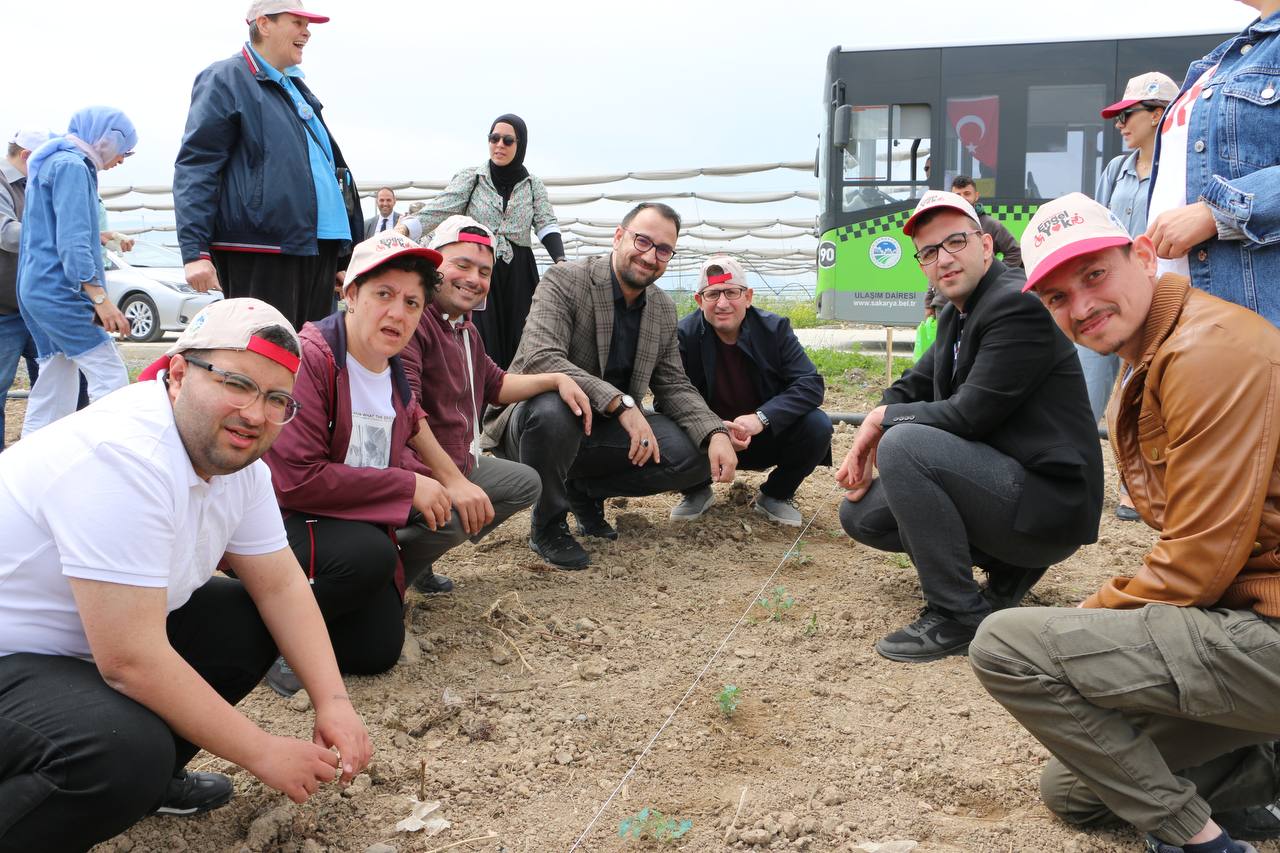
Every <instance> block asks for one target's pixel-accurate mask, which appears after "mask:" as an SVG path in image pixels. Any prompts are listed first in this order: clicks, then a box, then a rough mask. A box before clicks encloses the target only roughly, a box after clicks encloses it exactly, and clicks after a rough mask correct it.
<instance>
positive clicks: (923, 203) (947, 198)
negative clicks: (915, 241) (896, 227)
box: [902, 190, 978, 237]
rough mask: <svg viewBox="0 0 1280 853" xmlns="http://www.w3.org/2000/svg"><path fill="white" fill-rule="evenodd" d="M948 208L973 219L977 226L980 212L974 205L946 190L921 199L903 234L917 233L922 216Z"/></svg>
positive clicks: (904, 226) (936, 191)
mask: <svg viewBox="0 0 1280 853" xmlns="http://www.w3.org/2000/svg"><path fill="white" fill-rule="evenodd" d="M948 207H949V208H951V209H952V210H958V211H960V212H961V213H963V214H964V215H965V216H967V217H969V218H970V219H972V220H973V223H974V224H975V225H977V224H978V212H977V211H976V210H974V209H973V205H971V204H969V202H967V201H965V200H964V199H963V198H962V197H960V196H958V195H956V194H955V193H949V192H947V191H946V190H929V191H928V192H927V193H925V194H924V196H923V197H922V198H921V199H920V202H919V203H918V204H917V205H916V209H915V210H914V211H912V213H911V218H910V219H908V220H907V222H906V224H905V225H903V226H902V233H903V234H906V235H907V236H908V237H910V236H911V235H912V234H914V233H915V230H916V221H917V220H918V219H919V218H920V215H921V214H924V213H928V212H929V211H931V210H937V209H939V208H948Z"/></svg>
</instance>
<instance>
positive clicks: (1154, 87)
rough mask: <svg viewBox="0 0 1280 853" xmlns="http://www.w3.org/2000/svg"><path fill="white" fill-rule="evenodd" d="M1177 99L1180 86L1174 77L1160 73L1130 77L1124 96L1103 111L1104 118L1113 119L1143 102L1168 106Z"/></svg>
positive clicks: (1150, 72) (1149, 72) (1151, 72)
mask: <svg viewBox="0 0 1280 853" xmlns="http://www.w3.org/2000/svg"><path fill="white" fill-rule="evenodd" d="M1176 97H1178V84H1177V83H1175V82H1173V78H1172V77H1170V76H1169V75H1168V74H1161V73H1160V72H1159V71H1148V72H1147V73H1146V74H1139V75H1138V76H1137V77H1130V78H1129V83H1128V85H1127V86H1125V87H1124V96H1123V97H1122V98H1120V100H1118V101H1116V102H1115V103H1114V104H1112V105H1111V106H1109V107H1105V108H1104V109H1103V110H1102V117H1103V118H1112V117H1113V116H1116V115H1119V114H1120V113H1122V112H1124V111H1125V110H1127V109H1129V107H1131V106H1133V105H1134V104H1140V103H1142V102H1143V101H1161V102H1163V103H1165V104H1168V103H1169V102H1170V101H1172V100H1173V99H1174V98H1176Z"/></svg>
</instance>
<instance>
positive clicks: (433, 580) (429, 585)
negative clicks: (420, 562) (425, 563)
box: [409, 569, 453, 595]
mask: <svg viewBox="0 0 1280 853" xmlns="http://www.w3.org/2000/svg"><path fill="white" fill-rule="evenodd" d="M409 586H411V587H413V588H414V589H416V590H417V591H418V592H420V593H422V594H423V595H440V594H441V593H445V592H453V581H452V580H450V579H449V578H448V577H447V576H445V575H438V574H436V573H435V572H433V571H431V570H430V569H427V570H426V571H425V572H423V573H422V574H420V575H418V576H417V577H416V578H414V579H413V583H411V584H409Z"/></svg>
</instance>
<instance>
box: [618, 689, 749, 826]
mask: <svg viewBox="0 0 1280 853" xmlns="http://www.w3.org/2000/svg"><path fill="white" fill-rule="evenodd" d="M735 689H736V688H735ZM692 828H693V821H691V820H689V819H687V818H686V819H685V820H676V819H675V818H673V817H667V816H666V815H664V814H663V813H662V812H660V811H658V810H657V809H653V808H649V807H648V806H645V807H644V808H642V809H641V810H640V811H638V812H636V813H635V814H634V815H632V816H631V817H629V818H626V819H625V820H623V821H622V823H620V824H618V837H619V838H629V839H631V840H632V841H644V840H649V841H657V842H659V843H660V844H674V843H675V842H676V841H678V840H680V838H681V836H683V835H684V834H685V833H686V832H688V831H689V830H690V829H692Z"/></svg>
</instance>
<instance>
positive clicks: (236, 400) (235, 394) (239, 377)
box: [183, 356, 302, 426]
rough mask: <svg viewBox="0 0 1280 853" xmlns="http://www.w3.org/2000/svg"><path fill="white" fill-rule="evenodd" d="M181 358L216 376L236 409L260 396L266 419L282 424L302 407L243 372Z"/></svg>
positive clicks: (291, 418)
mask: <svg viewBox="0 0 1280 853" xmlns="http://www.w3.org/2000/svg"><path fill="white" fill-rule="evenodd" d="M183 358H184V359H185V360H186V362H187V364H194V365H195V366H196V367H202V368H204V369H205V370H207V371H209V372H210V373H212V374H213V375H214V376H216V377H218V379H219V380H220V382H219V384H220V385H221V386H222V393H223V394H224V395H225V396H226V399H227V402H228V403H230V404H231V405H232V406H235V407H236V408H237V409H247V408H249V407H250V406H252V405H253V404H254V403H255V402H257V400H258V398H259V397H262V398H263V399H264V400H266V406H265V409H266V412H267V420H269V421H271V423H273V424H279V425H280V426H283V425H285V424H287V423H288V422H289V421H291V420H293V417H294V415H296V414H298V410H299V409H301V408H302V404H301V403H299V402H298V401H297V400H295V399H294V398H293V397H292V395H290V394H286V393H285V392H283V391H263V390H262V389H261V388H260V387H258V383H257V382H254V381H253V380H252V379H250V378H249V377H248V376H245V375H244V374H243V373H232V372H231V371H229V370H223V369H222V368H220V367H214V366H213V365H212V364H210V363H209V362H207V361H205V360H204V359H202V358H192V357H191V356H183Z"/></svg>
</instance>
